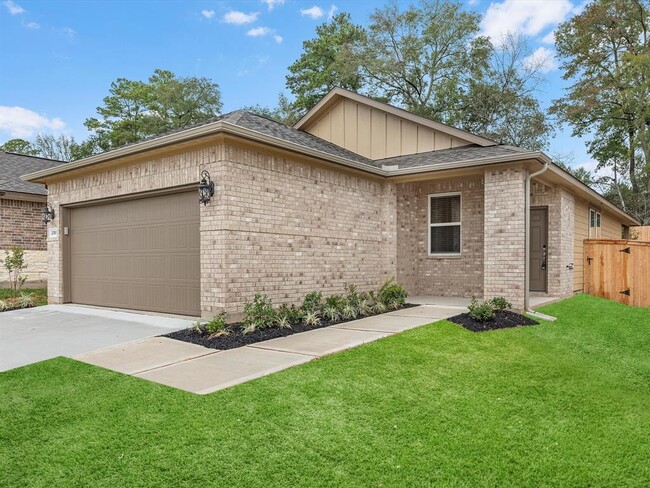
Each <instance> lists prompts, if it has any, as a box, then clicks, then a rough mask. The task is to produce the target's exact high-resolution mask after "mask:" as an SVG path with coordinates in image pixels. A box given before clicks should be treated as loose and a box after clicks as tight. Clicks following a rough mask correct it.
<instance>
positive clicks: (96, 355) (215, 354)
mask: <svg viewBox="0 0 650 488" xmlns="http://www.w3.org/2000/svg"><path fill="white" fill-rule="evenodd" d="M466 310H467V309H466V308H465V307H461V306H458V307H455V306H426V305H425V306H419V307H414V308H407V309H404V310H398V311H395V312H390V313H387V314H382V315H378V316H374V317H366V318H363V319H359V320H354V321H351V322H346V323H343V324H339V325H334V326H331V327H325V328H322V329H316V330H311V331H309V332H302V333H299V334H293V335H290V336H287V337H279V338H277V339H271V340H269V341H264V342H258V343H255V344H251V345H249V346H244V347H240V348H237V349H230V350H227V351H219V350H215V349H208V348H205V347H202V346H198V345H196V344H190V343H186V342H181V341H176V340H173V339H168V338H164V337H154V338H149V339H144V340H140V341H135V342H131V343H129V344H123V345H120V346H116V347H111V348H107V349H103V350H99V351H94V352H90V353H86V354H82V355H80V356H77V357H76V358H75V359H78V360H79V361H84V362H86V363H90V364H94V365H96V366H101V367H104V368H108V369H112V370H115V371H119V372H121V373H126V374H130V375H133V376H136V377H138V378H143V379H146V380H149V381H154V382H156V383H161V384H163V385H167V386H171V387H174V388H178V389H181V390H185V391H189V392H192V393H198V394H206V393H212V392H214V391H217V390H222V389H224V388H228V387H230V386H233V385H237V384H239V383H244V382H246V381H250V380H252V379H255V378H259V377H262V376H266V375H268V374H271V373H275V372H277V371H281V370H283V369H286V368H289V367H291V366H296V365H298V364H303V363H306V362H309V361H312V360H314V359H316V358H319V357H322V356H326V355H328V354H333V353H335V352H338V351H343V350H345V349H350V348H353V347H356V346H360V345H362V344H366V343H368V342H372V341H376V340H377V339H381V338H383V337H387V336H389V335H392V334H397V333H399V332H402V331H405V330H408V329H412V328H414V327H419V326H421V325H425V324H430V323H431V322H436V321H438V320H441V319H444V318H447V317H450V316H452V315H457V314H459V313H463V312H465V311H466Z"/></svg>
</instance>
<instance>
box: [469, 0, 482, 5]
mask: <svg viewBox="0 0 650 488" xmlns="http://www.w3.org/2000/svg"><path fill="white" fill-rule="evenodd" d="M479 1H480V0H469V4H470V5H476V4H477V3H478V2H479Z"/></svg>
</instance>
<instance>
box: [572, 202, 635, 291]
mask: <svg viewBox="0 0 650 488" xmlns="http://www.w3.org/2000/svg"><path fill="white" fill-rule="evenodd" d="M574 208H575V216H574V223H575V224H574V225H575V227H574V229H575V230H574V246H573V256H574V261H573V263H574V268H573V291H574V293H581V292H582V291H584V240H585V239H588V238H589V209H592V208H593V209H594V210H597V211H598V212H600V216H601V217H600V218H601V235H600V238H601V239H620V238H621V235H622V230H623V229H622V225H623V224H622V222H621V221H620V220H618V219H617V218H615V217H614V216H613V215H611V214H609V213H607V212H605V211H604V210H603V209H602V208H600V207H597V206H595V205H590V204H589V203H588V202H586V201H585V200H581V199H578V198H576V201H575V207H574Z"/></svg>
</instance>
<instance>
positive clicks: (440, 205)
mask: <svg viewBox="0 0 650 488" xmlns="http://www.w3.org/2000/svg"><path fill="white" fill-rule="evenodd" d="M460 213H461V212H460V193H438V194H434V195H429V255H432V256H436V255H447V256H449V255H451V256H453V255H460V228H461V217H460Z"/></svg>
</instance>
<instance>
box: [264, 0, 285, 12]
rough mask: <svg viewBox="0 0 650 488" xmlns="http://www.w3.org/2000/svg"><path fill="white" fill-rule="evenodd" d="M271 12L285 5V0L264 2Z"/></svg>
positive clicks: (266, 0)
mask: <svg viewBox="0 0 650 488" xmlns="http://www.w3.org/2000/svg"><path fill="white" fill-rule="evenodd" d="M262 3H265V4H266V6H267V7H268V8H269V10H273V9H274V8H275V7H276V6H280V5H284V0H262Z"/></svg>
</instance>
